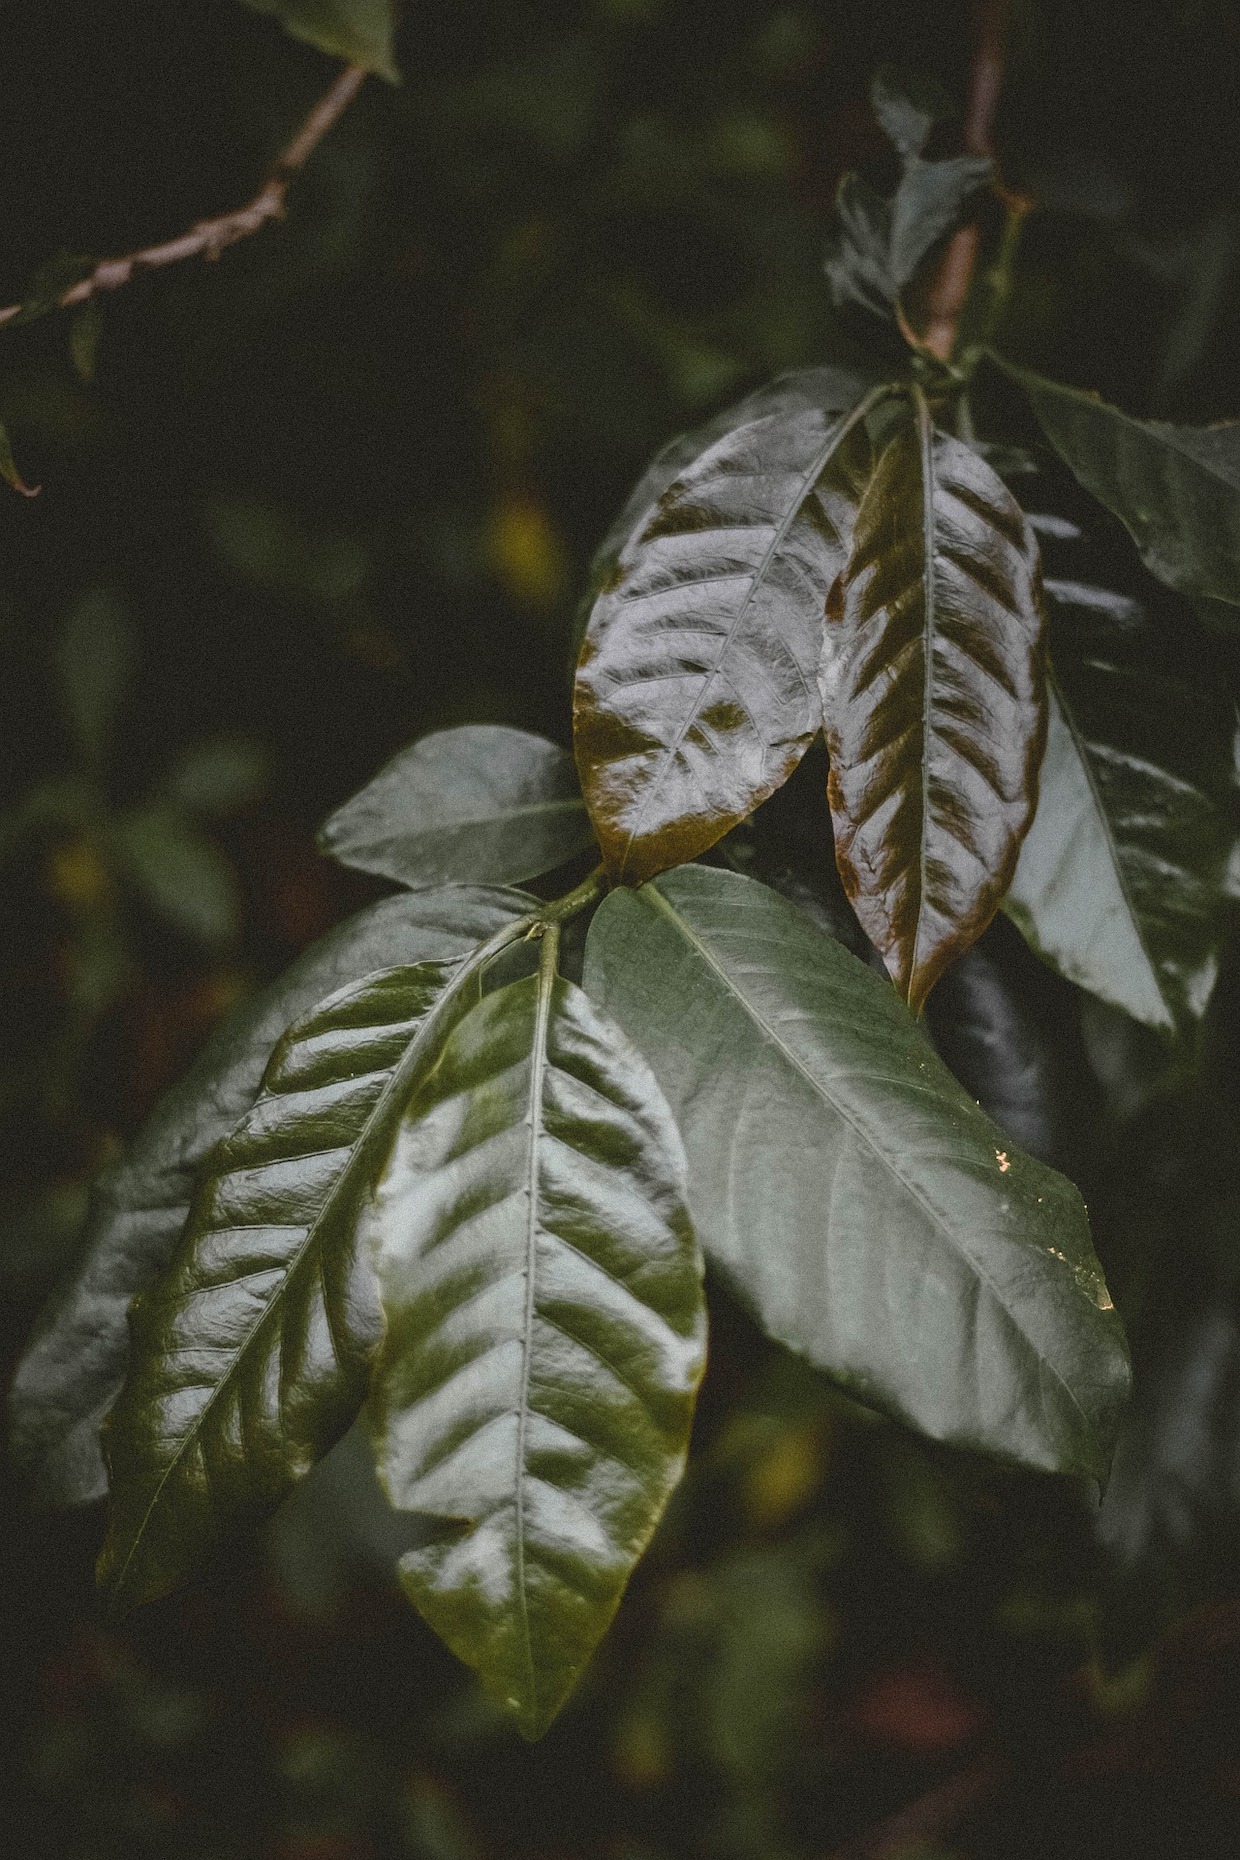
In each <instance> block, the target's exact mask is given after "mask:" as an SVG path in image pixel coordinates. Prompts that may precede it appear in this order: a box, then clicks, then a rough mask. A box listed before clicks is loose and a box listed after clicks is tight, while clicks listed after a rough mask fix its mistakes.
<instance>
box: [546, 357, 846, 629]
mask: <svg viewBox="0 0 1240 1860" xmlns="http://www.w3.org/2000/svg"><path fill="white" fill-rule="evenodd" d="M875 386H877V380H876V378H875V377H874V376H872V375H867V374H863V373H862V372H861V371H860V370H858V369H854V368H841V367H827V368H795V369H791V370H790V371H789V372H788V373H787V374H783V375H777V376H776V378H775V380H774V381H771V382H768V383H767V385H766V386H765V387H761V388H758V389H756V390H755V391H754V393H752V394H749V395H747V396H746V398H745V399H744V400H742V401H740V402H738V403H737V404H736V405H735V406H732V407H726V408H725V409H724V411H723V412H722V413H720V414H717V415H716V416H715V418H714V419H713V420H708V421H707V422H706V423H705V425H703V426H698V427H695V428H694V429H693V431H692V432H691V433H682V434H680V436H679V437H678V438H676V439H673V440H671V441H669V443H668V444H667V445H665V446H664V447H663V449H662V451H660V452H658V453H656V455H655V457H654V458H653V459H652V460H651V461H650V463H649V465H648V466H647V467H646V469H645V471H644V472H643V473H642V475H641V477H640V478H639V479H638V481H637V483H636V484H635V485H634V487H633V489H632V491H631V492H630V493H629V495H628V497H627V498H626V499H625V501H624V504H623V506H622V508H621V510H620V512H619V514H618V516H617V517H616V520H615V522H614V523H613V524H612V525H611V528H610V529H609V530H608V532H607V534H606V536H605V537H604V538H603V541H602V542H601V543H600V545H599V547H598V549H597V551H596V552H595V556H594V560H593V561H592V562H591V564H590V577H589V585H588V588H587V591H586V598H585V600H584V602H583V604H582V605H583V612H582V617H581V631H582V632H584V631H585V623H586V621H587V620H588V618H589V614H590V610H591V608H592V607H593V605H594V603H595V601H596V599H597V598H598V596H599V594H600V593H601V592H602V591H603V589H604V588H605V587H606V586H607V585H608V584H609V583H611V581H612V580H613V577H614V575H615V571H616V566H617V564H618V562H619V560H620V556H621V554H622V552H623V550H624V547H625V545H626V543H628V542H629V541H630V540H631V538H633V537H634V536H635V535H636V534H637V532H638V531H639V530H640V529H642V528H643V527H644V523H645V521H646V520H648V519H649V517H650V515H651V514H652V513H653V511H654V508H655V506H656V504H657V503H658V502H659V499H660V498H661V497H662V496H663V493H664V492H665V491H667V490H669V489H670V487H671V486H672V485H673V484H675V482H676V480H677V479H678V478H682V477H683V476H684V474H685V472H686V471H687V470H688V469H689V467H690V466H691V465H692V464H693V463H694V461H695V460H696V459H700V458H701V456H702V454H703V453H704V452H707V451H709V449H710V448H711V446H713V445H715V444H716V443H717V441H719V440H720V439H724V438H726V437H727V435H728V434H729V433H731V432H734V431H735V430H736V429H737V428H738V427H741V426H748V425H750V424H751V423H752V422H753V421H754V420H763V419H767V418H769V417H770V416H771V415H772V414H777V413H778V414H784V415H786V416H788V417H795V415H797V414H799V413H847V412H848V410H849V408H851V407H855V406H856V405H857V403H858V401H860V400H862V399H863V398H864V397H865V395H866V394H867V393H868V392H869V391H870V389H871V388H873V387H875Z"/></svg>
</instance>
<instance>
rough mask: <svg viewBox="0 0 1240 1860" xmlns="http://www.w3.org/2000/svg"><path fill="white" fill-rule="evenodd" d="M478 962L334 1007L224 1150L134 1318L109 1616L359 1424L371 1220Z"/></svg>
mask: <svg viewBox="0 0 1240 1860" xmlns="http://www.w3.org/2000/svg"><path fill="white" fill-rule="evenodd" d="M477 960H478V958H477V957H476V956H475V957H474V958H472V959H467V960H466V961H465V962H463V963H443V962H423V963H415V964H413V965H412V966H410V967H403V968H397V969H387V970H382V971H380V972H379V973H378V974H376V975H371V976H368V977H366V978H365V979H364V980H363V981H361V982H358V983H355V984H352V985H350V986H349V987H347V988H345V989H342V990H341V991H340V992H339V993H337V994H334V995H332V996H330V997H329V998H328V999H327V1000H326V1001H324V1002H320V1003H319V1004H318V1005H317V1006H316V1007H314V1008H312V1009H311V1010H310V1012H309V1013H308V1014H307V1015H305V1016H304V1018H303V1019H301V1020H299V1021H297V1022H295V1023H294V1025H293V1026H292V1027H290V1028H289V1029H288V1031H287V1032H286V1033H285V1034H284V1036H283V1037H282V1039H281V1040H280V1041H279V1043H278V1044H277V1046H276V1048H275V1050H274V1052H273V1053H272V1055H271V1059H270V1061H269V1062H268V1065H267V1069H266V1071H265V1073H264V1075H263V1081H262V1087H261V1089H260V1091H259V1094H258V1096H257V1098H256V1099H255V1101H254V1104H253V1106H252V1107H251V1109H250V1110H249V1112H248V1113H247V1114H246V1116H245V1117H244V1118H243V1119H242V1120H241V1122H240V1123H239V1124H238V1125H237V1126H236V1128H235V1129H234V1130H233V1131H232V1132H231V1133H230V1134H229V1135H228V1136H227V1137H225V1138H224V1140H223V1141H222V1142H221V1143H219V1144H218V1145H217V1146H216V1148H215V1149H214V1150H213V1151H212V1153H211V1156H210V1158H209V1159H208V1162H207V1165H206V1168H205V1170H204V1173H203V1177H202V1180H201V1181H200V1183H199V1185H198V1188H197V1190H196V1193H195V1196H194V1200H193V1203H192V1205H191V1208H190V1214H189V1219H188V1221H187V1223H186V1227H185V1232H184V1234H183V1235H182V1238H181V1241H180V1243H179V1245H178V1248H177V1252H176V1256H175V1257H174V1259H173V1261H172V1264H171V1266H170V1267H169V1269H168V1270H167V1272H166V1273H165V1274H164V1275H163V1277H162V1278H160V1279H159V1280H158V1282H157V1283H156V1284H155V1286H153V1287H152V1288H151V1289H150V1290H148V1291H146V1292H144V1293H142V1294H141V1295H140V1296H139V1297H138V1298H136V1299H135V1300H134V1302H133V1304H132V1305H131V1306H130V1313H129V1322H130V1331H131V1346H130V1363H129V1373H128V1375H127V1377H126V1380H125V1386H124V1388H123V1389H122V1390H121V1393H120V1396H119V1398H118V1399H117V1402H116V1405H115V1407H114V1408H113V1409H112V1412H111V1414H110V1415H109V1417H108V1419H107V1422H106V1423H105V1425H104V1430H103V1442H104V1457H105V1459H106V1460H107V1464H108V1475H109V1479H108V1487H109V1494H110V1501H111V1502H110V1510H109V1529H108V1537H107V1541H106V1542H105V1544H104V1547H103V1553H102V1555H101V1557H100V1561H99V1582H100V1586H101V1587H102V1588H103V1590H104V1591H105V1593H106V1595H107V1597H108V1599H109V1602H110V1603H111V1605H112V1606H113V1607H114V1608H115V1609H118V1610H120V1609H125V1608H129V1607H132V1606H133V1605H134V1604H135V1603H138V1602H144V1601H150V1600H151V1599H152V1598H153V1597H155V1596H158V1595H162V1594H164V1593H166V1591H167V1590H169V1589H171V1588H174V1587H175V1586H177V1585H178V1584H179V1583H181V1582H183V1581H184V1580H185V1579H186V1577H187V1576H189V1575H190V1574H192V1573H193V1571H194V1570H195V1569H196V1568H197V1567H198V1566H199V1565H200V1564H201V1562H202V1561H203V1559H204V1558H205V1557H207V1556H208V1555H209V1554H210V1552H211V1551H212V1549H213V1548H214V1547H215V1546H216V1545H217V1544H218V1543H219V1542H220V1541H221V1540H222V1539H224V1538H226V1537H228V1536H230V1535H232V1534H233V1533H235V1532H236V1531H238V1530H240V1529H243V1528H244V1527H245V1526H246V1525H248V1524H252V1523H254V1522H255V1521H256V1520H257V1519H258V1518H259V1517H261V1516H262V1515H263V1514H264V1513H265V1512H266V1511H267V1510H269V1509H270V1508H271V1507H272V1506H274V1505H275V1504H276V1503H277V1502H278V1501H279V1500H280V1499H281V1498H282V1497H283V1496H284V1493H285V1492H286V1491H287V1490H288V1488H289V1487H290V1486H292V1485H293V1484H295V1483H296V1481H297V1480H298V1479H300V1478H302V1477H303V1476H304V1475H305V1474H306V1473H307V1472H308V1471H309V1470H310V1467H311V1466H312V1465H313V1464H314V1462H315V1461H316V1460H317V1459H318V1458H319V1457H320V1456H321V1455H322V1454H323V1453H325V1452H326V1451H327V1449H328V1447H330V1446H331V1445H332V1444H333V1442H334V1441H336V1440H337V1439H339V1437H340V1435H341V1434H343V1433H344V1431H345V1429H346V1428H347V1427H348V1426H349V1425H350V1424H351V1423H352V1421H353V1420H354V1418H355V1416H356V1414H357V1412H358V1410H359V1408H360V1407H361V1405H362V1402H363V1400H364V1399H365V1394H366V1383H367V1377H368V1374H369V1369H370V1363H371V1359H372V1358H373V1356H374V1352H375V1349H376V1347H377V1345H378V1342H379V1338H380V1335H381V1334H382V1329H383V1318H382V1313H381V1310H380V1306H379V1298H378V1289H377V1286H376V1285H375V1281H374V1272H373V1268H372V1265H371V1262H370V1258H369V1255H368V1253H367V1251H366V1250H365V1248H364V1247H360V1246H359V1244H358V1219H359V1214H360V1211H361V1208H362V1206H363V1204H364V1202H365V1199H366V1197H367V1195H368V1194H369V1191H370V1189H371V1186H372V1183H373V1181H374V1179H375V1176H376V1175H377V1174H378V1171H379V1169H380V1168H381V1167H382V1163H383V1157H384V1155H385V1153H386V1150H387V1148H388V1147H389V1146H390V1144H391V1140H392V1132H393V1129H394V1126H395V1123H396V1120H397V1119H398V1118H399V1116H400V1113H401V1110H402V1109H403V1107H404V1104H405V1102H406V1100H407V1098H408V1094H409V1091H410V1090H411V1088H412V1085H413V1083H414V1081H415V1080H416V1077H417V1074H418V1070H419V1068H420V1067H423V1066H425V1065H426V1064H428V1063H429V1061H430V1060H431V1059H432V1058H433V1042H434V1041H435V1040H436V1039H438V1038H441V1037H442V1034H443V1032H444V1031H445V1030H446V1028H447V1027H449V1026H450V1025H451V1016H452V1013H453V1011H454V1010H455V1011H456V1012H460V1011H461V1009H462V1006H463V1000H464V991H465V990H466V988H467V987H468V986H469V983H470V981H471V979H473V977H474V975H475V971H476V964H477Z"/></svg>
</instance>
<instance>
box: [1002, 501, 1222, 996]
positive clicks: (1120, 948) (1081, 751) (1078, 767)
mask: <svg viewBox="0 0 1240 1860" xmlns="http://www.w3.org/2000/svg"><path fill="white" fill-rule="evenodd" d="M1035 521H1036V519H1035ZM1068 527H1069V528H1070V527H1071V526H1068ZM1064 528H1065V526H1064V525H1063V523H1062V522H1058V523H1057V529H1058V530H1059V531H1062V530H1063V529H1064ZM1078 534H1079V533H1077V532H1075V531H1074V532H1073V534H1072V535H1071V536H1069V537H1068V538H1067V539H1066V540H1065V539H1064V538H1062V537H1060V538H1059V539H1058V540H1056V539H1055V537H1054V536H1052V535H1048V538H1047V542H1048V547H1051V548H1056V549H1058V550H1059V551H1060V552H1061V553H1064V552H1065V551H1067V558H1066V560H1065V562H1064V564H1063V566H1064V567H1065V568H1066V570H1067V575H1065V577H1064V578H1062V579H1061V578H1060V577H1059V576H1058V575H1055V576H1050V577H1049V578H1048V580H1047V583H1046V591H1047V596H1048V601H1049V606H1050V612H1051V639H1052V645H1053V650H1054V654H1055V675H1054V677H1053V679H1052V682H1051V706H1050V730H1049V734H1048V737H1047V744H1046V754H1045V757H1044V760H1043V764H1042V774H1041V791H1040V798H1039V801H1038V809H1037V814H1036V816H1035V819H1034V823H1033V826H1032V828H1031V829H1030V832H1029V836H1028V838H1027V839H1026V841H1025V843H1024V846H1023V847H1022V848H1021V854H1020V859H1019V861H1018V863H1017V867H1016V874H1015V877H1014V879H1013V881H1012V888H1011V891H1010V893H1009V895H1008V898H1007V900H1006V909H1007V910H1008V911H1009V913H1010V914H1011V916H1012V917H1013V918H1014V919H1015V921H1016V923H1017V924H1018V925H1019V926H1020V928H1021V930H1022V931H1023V933H1024V935H1025V936H1026V938H1027V939H1028V941H1029V942H1030V943H1031V944H1032V945H1033V947H1034V948H1035V949H1036V950H1037V951H1038V953H1039V954H1040V955H1041V956H1043V957H1044V958H1045V959H1046V960H1047V961H1048V962H1050V963H1052V964H1053V965H1054V966H1055V967H1056V968H1057V969H1059V970H1060V971H1061V973H1062V974H1064V975H1066V976H1067V977H1068V978H1069V980H1070V981H1073V982H1076V983H1078V984H1079V985H1080V986H1081V987H1082V988H1087V989H1089V990H1090V992H1091V993H1093V994H1096V995H1100V996H1101V997H1102V999H1103V1000H1104V1001H1109V1002H1110V1003H1111V1004H1112V1005H1113V1006H1115V1007H1120V1008H1123V1009H1124V1010H1125V1011H1126V1012H1127V1013H1129V1014H1132V1015H1133V1016H1134V1017H1135V1018H1136V1019H1137V1020H1140V1021H1144V1022H1145V1023H1146V1024H1147V1025H1148V1026H1151V1027H1160V1028H1163V1029H1165V1030H1166V1031H1171V1030H1172V1029H1173V1028H1179V1029H1180V1030H1181V1031H1184V1030H1186V1028H1187V1027H1188V1026H1189V1025H1191V1023H1192V1022H1193V1020H1194V1019H1196V1018H1197V1017H1199V1016H1200V1015H1201V1014H1202V1013H1203V1012H1204V1009H1205V1006H1206V1003H1207V1002H1208V1000H1209V998H1210V994H1211V992H1212V990H1213V987H1214V980H1215V976H1216V975H1217V972H1218V964H1219V957H1220V953H1221V948H1222V942H1223V936H1224V931H1225V913H1226V899H1227V895H1228V890H1229V887H1230V884H1231V882H1232V881H1231V878H1230V874H1229V863H1230V859H1231V855H1232V851H1233V848H1234V845H1235V841H1236V831H1235V824H1234V785H1235V759H1234V748H1233V737H1234V729H1235V721H1234V715H1233V712H1232V708H1231V705H1230V703H1229V701H1228V699H1227V696H1226V693H1225V690H1224V689H1223V687H1222V685H1221V683H1219V682H1218V681H1215V682H1213V683H1212V682H1211V681H1210V680H1209V677H1208V672H1207V673H1205V675H1204V676H1203V677H1202V678H1201V679H1200V680H1195V679H1189V678H1186V677H1184V676H1182V675H1181V674H1179V673H1172V672H1170V671H1163V670H1160V669H1158V668H1157V666H1156V665H1152V664H1151V663H1150V652H1151V649H1152V647H1154V646H1156V645H1157V644H1158V641H1157V639H1154V640H1149V639H1148V635H1149V634H1150V632H1151V628H1150V626H1149V624H1148V619H1147V616H1146V614H1145V613H1144V611H1143V609H1142V607H1141V605H1140V604H1139V603H1138V602H1137V601H1135V600H1133V599H1131V598H1130V597H1129V596H1127V595H1125V594H1124V593H1122V592H1120V591H1119V590H1117V589H1116V588H1114V587H1104V586H1100V585H1098V582H1097V580H1096V579H1095V578H1094V576H1095V572H1096V571H1094V570H1093V569H1092V568H1091V566H1090V564H1089V562H1088V560H1087V559H1084V558H1082V557H1081V555H1080V550H1079V548H1078V547H1077V545H1076V542H1075V537H1076V536H1077V535H1078ZM1069 576H1070V577H1071V578H1068V577H1069ZM1167 619H1168V621H1169V622H1178V626H1179V631H1180V633H1181V635H1182V633H1183V629H1184V623H1185V621H1184V616H1182V615H1175V614H1172V615H1168V616H1167Z"/></svg>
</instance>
